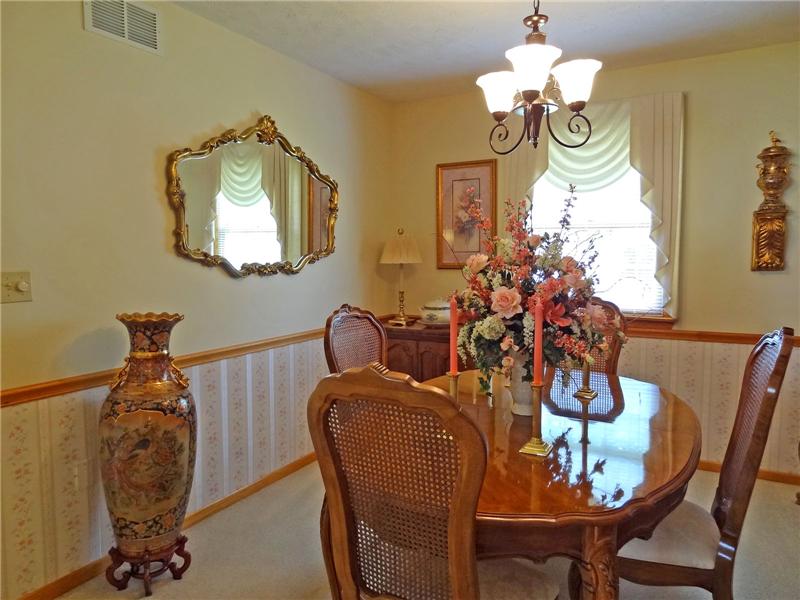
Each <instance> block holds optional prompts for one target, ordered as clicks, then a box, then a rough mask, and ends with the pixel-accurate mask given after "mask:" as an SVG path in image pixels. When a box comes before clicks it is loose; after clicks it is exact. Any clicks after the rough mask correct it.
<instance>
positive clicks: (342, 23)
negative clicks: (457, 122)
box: [179, 0, 800, 101]
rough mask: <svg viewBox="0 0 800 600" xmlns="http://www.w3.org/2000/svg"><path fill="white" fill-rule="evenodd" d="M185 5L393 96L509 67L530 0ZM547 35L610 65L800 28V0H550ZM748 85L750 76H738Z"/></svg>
mask: <svg viewBox="0 0 800 600" xmlns="http://www.w3.org/2000/svg"><path fill="white" fill-rule="evenodd" d="M179 4H180V5H181V6H183V7H184V8H186V9H188V10H190V11H192V12H194V13H197V14H199V15H201V16H203V17H206V18H207V19H209V20H211V21H214V22H216V23H218V24H220V25H222V26H224V27H226V28H228V29H230V30H232V31H235V32H238V33H240V34H242V35H244V36H247V37H249V38H251V39H253V40H255V41H257V42H259V43H261V44H264V45H265V46H269V47H271V48H274V49H275V50H278V51H279V52H281V53H283V54H286V55H288V56H291V57H293V58H295V59H297V60H299V61H301V62H303V63H306V64H308V65H311V66H312V67H315V68H317V69H319V70H320V71H324V72H325V73H328V74H330V75H332V76H333V77H336V78H337V79H339V80H341V81H345V82H347V83H350V84H352V85H354V86H357V87H359V88H362V89H364V90H367V91H369V92H371V93H373V94H375V95H377V96H380V97H383V98H386V99H389V100H396V101H402V100H414V99H420V98H426V97H431V96H442V95H447V94H453V93H458V92H461V91H465V90H470V89H475V88H474V82H475V78H476V77H477V76H478V75H481V74H483V73H485V72H487V71H492V70H498V69H505V68H508V66H509V65H508V63H507V62H506V60H505V58H504V53H505V51H506V50H507V49H508V48H510V47H512V46H516V45H519V44H521V43H523V41H524V35H525V33H526V31H528V30H527V29H526V28H525V26H524V25H523V24H522V18H523V17H525V15H528V14H530V13H532V12H533V10H532V8H531V4H530V3H529V2H449V1H447V2H445V1H438V2H437V1H428V2H403V1H394V2H305V1H290V2H287V1H272V2H253V1H246V2H238V1H225V2H220V1H217V2H206V1H201V2H180V3H179ZM540 12H542V13H545V14H547V15H549V16H550V23H548V25H547V28H546V31H547V33H548V42H549V43H551V44H554V45H556V46H558V47H559V48H562V49H563V50H564V54H563V55H562V59H567V60H569V59H571V58H581V57H592V58H598V59H600V60H602V61H603V62H604V63H605V68H606V69H617V68H622V67H632V66H637V65H643V64H649V63H655V62H663V61H667V60H675V59H681V58H691V57H694V56H701V55H704V54H715V53H719V52H730V51H733V50H739V49H744V48H753V47H756V46H766V45H769V44H777V43H781V42H788V41H792V40H798V39H800V2H798V1H797V0H794V1H787V2H772V1H752V2H742V1H707V0H706V1H696V2H682V1H674V0H673V1H646V2H563V1H562V2H555V1H548V0H543V1H542V4H541V8H540ZM743 85H746V82H743Z"/></svg>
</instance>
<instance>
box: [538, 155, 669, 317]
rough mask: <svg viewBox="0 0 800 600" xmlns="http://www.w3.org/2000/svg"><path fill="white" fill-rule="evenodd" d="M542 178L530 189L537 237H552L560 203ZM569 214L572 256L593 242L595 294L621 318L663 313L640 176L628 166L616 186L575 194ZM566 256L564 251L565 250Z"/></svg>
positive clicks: (561, 197) (557, 190)
mask: <svg viewBox="0 0 800 600" xmlns="http://www.w3.org/2000/svg"><path fill="white" fill-rule="evenodd" d="M567 196H568V192H565V191H564V190H563V189H562V188H560V187H557V186H555V185H554V184H553V183H552V182H551V181H550V180H549V179H548V176H547V174H545V176H544V177H541V178H540V179H539V181H538V182H537V183H536V185H535V186H534V188H533V208H532V215H531V216H532V225H533V229H534V231H535V232H536V233H539V234H542V233H544V232H546V231H549V232H556V231H558V230H559V229H560V226H559V224H558V222H559V220H560V218H561V211H562V210H563V207H564V198H566V197H567ZM575 196H576V198H577V200H576V201H575V205H574V206H573V208H572V210H571V212H570V214H571V217H572V219H571V220H572V226H571V239H572V243H573V244H574V245H575V248H574V252H576V253H578V254H580V252H581V247H582V246H583V245H585V243H586V242H587V241H588V240H589V239H590V238H592V237H594V239H595V249H596V250H597V260H596V261H595V276H596V283H595V292H596V293H597V295H598V296H600V297H601V298H603V299H604V300H610V301H611V302H613V303H615V304H616V305H617V306H619V307H620V308H621V309H622V310H623V311H624V312H626V313H648V314H658V315H661V314H662V310H663V306H664V290H663V288H662V287H661V285H660V284H659V283H658V281H656V279H655V271H656V256H657V255H656V253H657V248H656V244H655V243H654V242H653V241H652V240H651V239H650V228H651V224H650V222H651V216H652V215H651V213H650V210H649V209H648V208H647V207H646V206H645V205H644V204H643V203H642V201H641V177H640V175H639V173H638V172H637V171H636V169H634V168H633V167H628V169H627V170H626V171H625V174H624V175H623V176H622V177H621V178H619V179H618V180H617V181H615V182H613V183H611V184H609V185H607V186H605V187H603V188H600V189H598V190H594V191H591V192H584V193H581V191H580V189H577V190H576V192H575ZM565 251H569V249H565Z"/></svg>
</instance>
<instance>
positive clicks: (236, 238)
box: [215, 192, 281, 267]
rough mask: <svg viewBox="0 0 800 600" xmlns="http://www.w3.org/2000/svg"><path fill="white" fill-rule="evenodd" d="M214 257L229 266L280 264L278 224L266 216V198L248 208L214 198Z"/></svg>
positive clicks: (268, 211)
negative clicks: (229, 264) (218, 256)
mask: <svg viewBox="0 0 800 600" xmlns="http://www.w3.org/2000/svg"><path fill="white" fill-rule="evenodd" d="M216 212H217V218H216V221H215V226H216V229H217V231H216V236H215V241H216V246H217V247H216V254H219V255H221V256H224V257H225V258H226V259H227V260H228V261H229V262H230V263H231V264H232V265H233V266H235V267H240V266H241V265H242V264H243V263H252V262H259V263H265V264H269V263H273V262H279V261H280V260H281V245H280V243H279V242H278V224H277V223H276V222H275V218H274V217H273V216H272V213H271V212H270V203H269V199H268V198H267V195H266V194H264V193H263V192H261V197H260V198H259V199H258V200H257V201H256V202H254V203H253V204H250V205H249V206H240V205H238V204H235V203H233V202H231V201H230V200H228V198H226V197H225V194H224V192H220V193H219V194H217V202H216Z"/></svg>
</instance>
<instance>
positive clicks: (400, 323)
mask: <svg viewBox="0 0 800 600" xmlns="http://www.w3.org/2000/svg"><path fill="white" fill-rule="evenodd" d="M416 322H417V320H416V319H415V318H413V317H407V316H406V315H397V316H396V317H394V318H392V319H389V325H394V326H395V327H408V326H409V325H413V324H414V323H416Z"/></svg>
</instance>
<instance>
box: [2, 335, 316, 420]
mask: <svg viewBox="0 0 800 600" xmlns="http://www.w3.org/2000/svg"><path fill="white" fill-rule="evenodd" d="M324 333H325V330H324V329H312V330H309V331H303V332H300V333H293V334H291V335H284V336H280V337H274V338H267V339H265V340H260V341H257V342H248V343H247V344H239V345H237V346H228V347H226V348H215V349H213V350H204V351H202V352H194V353H192V354H185V355H183V356H178V357H176V358H175V364H176V365H178V367H179V368H181V369H182V368H184V367H193V366H194V365H201V364H204V363H210V362H215V361H218V360H224V359H226V358H234V357H236V356H243V355H245V354H252V353H253V352H260V351H262V350H269V349H270V348H280V347H281V346H289V345H291V344H297V343H300V342H305V341H306V340H313V339H317V338H322V336H323V334H324ZM121 364H122V358H120V365H121ZM118 371H119V368H116V369H108V370H106V371H97V372H96V373H87V374H85V375H76V376H74V377H67V378H65V379H56V380H53V381H45V382H44V383H35V384H33V385H26V386H22V387H17V388H9V389H7V390H2V391H0V407H2V408H5V407H6V406H13V405H14V404H23V403H25V402H32V401H34V400H41V399H43V398H50V397H52V396H61V395H63V394H69V393H70V392H78V391H80V390H88V389H90V388H94V387H99V386H101V385H108V383H110V382H111V380H112V379H113V378H114V376H115V375H116V374H117V372H118Z"/></svg>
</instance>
